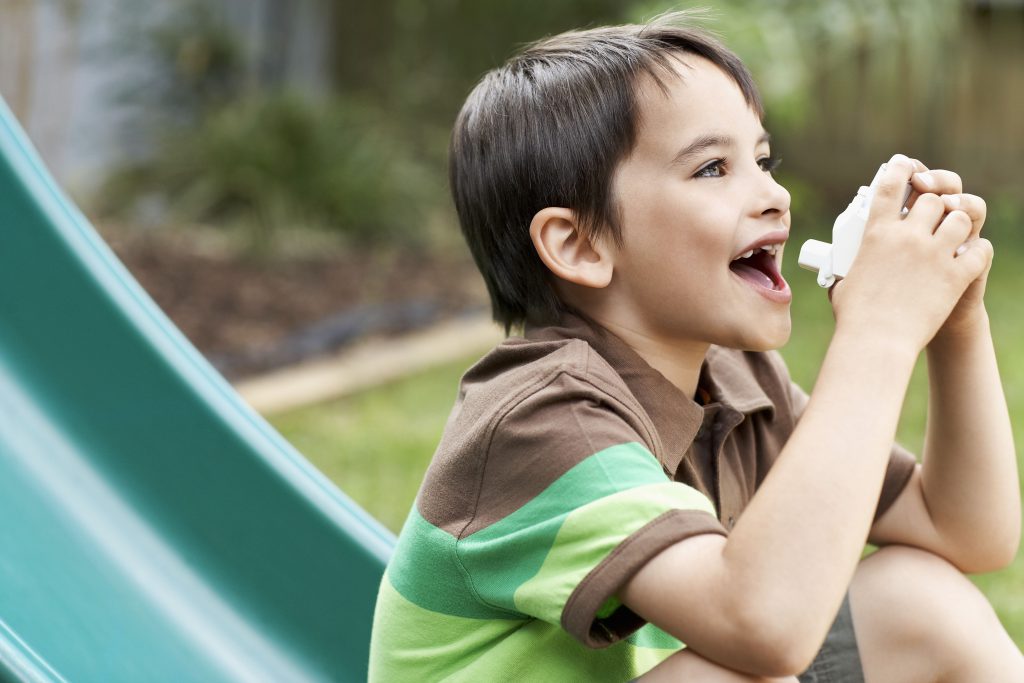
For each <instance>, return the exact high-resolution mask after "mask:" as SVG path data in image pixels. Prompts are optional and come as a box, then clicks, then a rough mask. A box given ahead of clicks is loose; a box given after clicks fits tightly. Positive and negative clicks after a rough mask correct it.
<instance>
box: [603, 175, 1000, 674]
mask: <svg viewBox="0 0 1024 683" xmlns="http://www.w3.org/2000/svg"><path fill="white" fill-rule="evenodd" d="M912 172H913V168H911V165H910V164H909V163H907V162H906V161H897V160H895V159H894V160H893V162H892V163H890V167H889V171H888V173H887V175H886V176H885V178H884V180H883V181H882V183H881V185H880V187H879V191H878V195H877V197H876V200H875V206H874V208H873V209H872V219H871V220H869V223H868V226H867V228H866V229H865V235H864V242H863V245H862V247H861V254H860V256H859V257H858V261H857V263H856V264H855V266H854V268H853V269H851V272H850V274H849V276H848V277H847V278H846V279H845V280H844V281H843V282H841V283H840V284H839V285H838V286H837V287H836V289H835V294H834V297H833V305H834V306H835V309H836V319H837V324H836V333H835V336H834V337H833V340H832V343H831V345H830V347H829V351H828V353H827V355H826V358H825V361H824V363H823V365H822V369H821V372H820V373H819V378H818V382H817V384H816V386H815V390H814V392H813V393H812V395H811V399H810V402H809V403H808V405H807V408H806V410H805V412H804V414H803V416H802V417H801V420H800V422H799V424H798V425H797V427H796V429H795V430H794V432H793V435H792V437H791V438H790V440H789V442H788V443H787V444H786V447H785V448H784V449H783V451H782V453H781V454H780V456H779V458H778V460H777V461H776V462H775V464H774V465H773V466H772V469H771V471H770V472H769V474H768V476H767V477H766V479H765V481H764V482H763V484H762V485H761V487H760V488H759V489H758V492H757V494H756V495H755V496H754V497H753V499H752V500H751V502H750V504H749V506H748V507H747V509H746V510H745V511H744V514H743V516H742V517H741V518H740V520H739V521H738V522H737V524H736V526H735V528H734V529H733V530H732V532H731V534H730V535H729V537H728V538H721V537H711V536H698V537H694V538H691V539H688V540H686V541H683V542H681V543H678V544H676V545H675V546H672V547H671V548H669V549H667V550H666V551H664V552H663V553H661V554H660V555H658V556H657V557H656V558H655V559H654V560H652V561H651V562H650V563H648V564H647V565H646V566H645V567H644V568H643V569H641V570H640V571H639V572H638V573H637V574H636V575H635V576H634V577H633V578H632V579H631V580H630V581H629V582H627V584H626V585H625V586H624V587H623V589H622V591H620V597H621V599H622V601H623V603H624V604H626V605H627V606H629V607H630V608H631V609H633V610H634V611H635V612H637V613H638V614H640V615H641V616H643V617H644V618H645V619H647V620H648V621H651V622H653V623H655V624H656V625H658V626H659V627H661V628H663V629H664V630H666V631H668V632H669V633H671V634H673V635H675V636H676V637H678V638H679V639H681V640H682V641H683V642H686V643H687V644H688V645H689V646H690V647H692V648H693V649H694V650H695V651H696V652H698V653H699V654H701V655H703V656H705V657H706V658H708V659H710V660H712V661H715V662H717V663H719V664H722V665H723V666H727V667H730V668H733V669H737V670H741V671H746V672H750V673H754V674H759V675H787V674H795V673H798V672H799V671H802V670H803V669H804V668H806V666H807V665H808V664H809V663H810V661H811V660H812V659H813V657H814V655H815V653H816V652H817V650H818V648H819V647H820V645H821V642H822V640H823V639H824V636H825V634H826V632H827V630H828V627H829V625H830V624H831V621H832V619H833V617H834V615H835V612H836V610H837V609H838V607H839V604H840V602H841V600H842V597H843V595H844V594H845V591H846V587H847V585H848V584H849V581H850V579H851V578H852V576H853V573H854V571H855V569H856V566H857V563H858V560H859V558H860V553H861V549H862V547H863V543H864V540H865V539H866V537H867V535H868V532H869V529H870V527H871V523H872V516H873V513H874V510H875V506H876V504H877V501H878V496H879V493H880V490H881V486H882V481H883V478H884V474H885V470H886V466H887V464H888V458H889V452H890V447H891V444H892V441H893V437H894V435H895V431H896V424H897V421H898V417H899V412H900V408H901V406H902V402H903V397H904V394H905V392H906V387H907V384H908V382H909V378H910V374H911V371H912V369H913V365H914V362H915V360H916V357H917V355H918V353H919V352H920V350H921V349H922V348H923V347H924V346H925V344H926V343H927V341H928V340H929V339H931V338H932V336H934V333H935V331H936V330H937V329H938V328H939V326H940V325H941V324H942V322H943V321H944V320H946V319H947V318H948V317H949V313H950V311H951V310H952V309H953V307H954V305H955V304H956V302H957V301H958V300H959V299H960V297H961V295H962V294H963V292H964V290H965V289H966V287H967V285H968V284H969V283H970V282H971V281H973V280H975V279H976V278H978V277H979V275H980V274H981V273H982V272H983V271H984V270H985V268H986V267H987V264H988V261H989V259H990V257H991V250H990V247H989V248H988V249H985V248H984V247H983V245H987V242H985V241H984V240H977V241H976V242H975V243H972V247H971V248H969V249H968V250H967V251H966V252H965V253H964V254H963V255H961V256H960V257H959V258H953V252H954V251H955V250H956V248H957V246H958V245H959V244H961V243H962V242H963V241H964V240H965V239H966V238H967V237H968V236H969V232H970V225H969V222H970V221H969V219H968V218H967V217H966V215H965V214H964V213H963V212H959V211H954V212H952V213H950V214H949V215H947V216H945V217H944V214H945V211H944V209H943V207H942V203H941V200H939V198H938V197H937V196H936V195H922V197H921V198H919V199H918V202H917V203H916V205H915V206H914V207H913V208H912V209H911V212H910V214H909V215H908V216H907V218H906V219H905V220H899V218H898V216H899V208H900V207H899V205H900V204H901V203H902V192H903V187H905V184H906V182H907V181H908V179H909V178H910V176H911V174H912ZM937 224H938V227H937V228H936V225H937ZM933 231H934V232H933Z"/></svg>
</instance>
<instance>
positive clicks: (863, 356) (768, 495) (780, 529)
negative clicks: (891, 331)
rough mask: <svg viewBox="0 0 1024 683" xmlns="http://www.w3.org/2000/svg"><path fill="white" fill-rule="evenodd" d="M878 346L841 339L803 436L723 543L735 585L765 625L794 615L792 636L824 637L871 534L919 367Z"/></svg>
mask: <svg viewBox="0 0 1024 683" xmlns="http://www.w3.org/2000/svg"><path fill="white" fill-rule="evenodd" d="M875 337H876V338H875V339H864V338H863V337H862V336H848V335H845V334H843V332H842V331H841V330H840V331H837V334H836V337H835V338H834V340H833V343H832V345H831V346H830V348H829V351H828V354H827V355H826V358H825V361H824V364H823V365H822V368H821V371H820V373H819V377H818V381H817V383H816V385H815V388H814V391H813V392H812V394H811V400H810V403H809V404H808V406H807V408H806V410H805V412H804V414H803V416H802V417H801V420H800V422H799V424H798V426H797V428H796V430H795V431H794V433H793V435H792V436H791V438H790V440H789V441H788V443H787V445H786V447H785V449H784V450H783V452H782V454H781V455H780V457H779V458H778V460H777V461H776V463H775V464H774V465H773V466H772V470H771V472H770V473H769V475H768V477H767V478H766V479H765V481H764V483H763V484H762V486H761V487H760V489H759V490H758V492H757V494H756V495H755V496H754V498H753V499H752V501H751V503H750V505H749V506H748V508H747V510H746V511H745V512H744V515H743V517H742V518H741V519H740V521H739V523H737V525H736V528H735V529H734V530H733V532H732V533H731V535H730V537H729V540H728V542H727V543H726V548H725V558H726V561H727V562H728V563H729V564H730V566H731V569H732V572H734V574H733V576H732V579H731V580H734V581H736V582H737V583H738V584H739V585H741V586H743V587H746V588H749V589H750V594H758V595H760V596H761V597H762V598H763V600H762V602H761V609H764V610H766V612H765V614H763V615H761V617H765V618H768V614H771V613H775V614H776V615H781V614H790V615H791V616H792V617H793V620H792V621H790V622H788V623H790V624H791V625H790V626H789V627H788V628H793V629H807V630H809V631H810V632H811V633H820V634H821V635H824V633H825V631H826V630H827V628H828V626H829V624H830V622H831V619H832V617H833V616H834V612H835V609H834V608H837V607H838V605H839V603H840V601H841V599H842V596H843V594H844V592H845V590H846V587H847V585H848V584H849V581H850V579H851V578H852V576H853V573H854V571H855V569H856V566H857V563H858V561H859V559H860V556H861V552H862V550H863V546H864V542H865V540H866V538H867V535H868V531H869V529H870V527H871V523H872V520H873V516H874V511H875V508H876V505H877V503H878V496H879V492H880V490H881V486H882V482H883V479H884V476H885V470H886V466H887V463H888V460H889V453H890V450H891V446H892V442H893V438H894V435H895V431H896V426H897V423H898V419H899V413H900V409H901V407H902V403H903V398H904V395H905V393H906V388H907V384H908V382H909V379H910V374H911V372H912V370H913V365H914V361H915V358H916V354H915V353H914V352H913V351H911V350H909V349H906V350H904V349H902V348H901V347H897V346H896V345H894V344H890V343H888V342H887V341H886V340H884V339H882V338H881V336H880V335H875ZM730 561H731V562H730ZM754 618H755V620H756V619H758V618H760V617H758V615H755V616H754ZM768 620H769V621H770V618H769V619H768ZM794 635H795V634H794Z"/></svg>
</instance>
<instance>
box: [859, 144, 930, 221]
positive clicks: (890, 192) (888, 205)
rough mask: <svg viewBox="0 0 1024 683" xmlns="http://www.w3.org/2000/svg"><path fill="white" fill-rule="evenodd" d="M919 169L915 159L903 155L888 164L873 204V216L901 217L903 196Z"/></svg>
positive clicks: (897, 156) (876, 190)
mask: <svg viewBox="0 0 1024 683" xmlns="http://www.w3.org/2000/svg"><path fill="white" fill-rule="evenodd" d="M917 163H920V162H917ZM917 168H918V166H917V164H915V162H914V160H913V159H910V158H908V157H906V156H904V155H902V154H897V155H895V156H893V158H892V159H890V160H889V161H888V162H887V163H886V167H885V172H884V173H883V174H882V177H881V178H880V179H879V181H878V187H876V188H875V198H874V200H873V201H872V202H871V214H872V215H889V216H895V215H899V211H900V209H902V208H903V196H904V195H905V194H906V189H907V183H908V182H909V181H910V178H911V176H913V175H914V173H915V171H917ZM922 168H923V166H922Z"/></svg>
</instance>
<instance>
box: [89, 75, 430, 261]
mask: <svg viewBox="0 0 1024 683" xmlns="http://www.w3.org/2000/svg"><path fill="white" fill-rule="evenodd" d="M383 118H384V117H383V116H381V115H380V114H379V113H378V112H376V111H374V110H373V109H372V108H368V107H365V106H359V105H355V104H352V103H349V102H345V101H343V100H332V101H327V102H322V103H312V102H310V101H308V100H304V99H301V98H299V97H297V96H294V95H290V94H286V93H278V94H269V95H260V96H255V97H250V98H247V99H241V100H238V101H236V102H233V103H229V104H226V105H224V106H222V107H220V108H217V109H215V110H213V111H212V112H210V113H209V114H207V115H206V116H205V118H204V119H203V120H202V121H201V123H200V125H199V127H198V128H197V129H195V130H182V129H177V128H172V129H171V130H170V131H168V132H167V133H166V134H165V135H164V137H163V139H162V141H161V143H160V144H159V145H158V147H157V152H156V154H155V155H154V156H153V157H152V158H150V159H148V160H145V161H143V162H141V163H138V164H135V165H133V166H131V167H129V168H126V169H123V170H122V171H120V172H118V173H116V174H115V175H114V176H113V177H112V178H111V179H110V182H108V183H107V186H106V190H105V192H104V197H103V201H102V208H104V209H106V211H107V212H109V213H121V214H123V213H124V212H129V213H130V212H133V211H137V210H139V209H140V207H144V206H146V201H147V200H148V201H150V202H152V201H153V200H154V199H156V200H157V201H158V202H159V204H160V205H161V206H163V207H164V210H163V211H162V212H161V213H164V214H166V217H167V218H172V219H174V220H177V221H185V222H201V223H207V222H209V223H217V224H221V225H232V226H238V225H241V226H243V227H246V228H247V230H251V236H252V238H253V240H254V241H255V242H257V243H264V242H266V241H267V240H268V239H270V238H271V237H272V236H273V234H274V233H275V232H277V231H279V230H280V229H282V228H285V227H289V226H296V225H301V226H305V227H313V228H325V229H331V230H337V231H340V232H342V233H344V234H345V235H347V236H349V237H351V238H353V239H355V240H358V241H363V242H367V241H377V240H380V239H385V238H389V237H394V236H396V235H403V236H408V237H412V238H415V234H416V233H415V232H414V231H413V230H412V227H413V225H414V216H413V214H412V208H413V206H414V205H415V204H416V200H417V197H418V196H419V195H420V194H421V193H422V192H424V191H426V190H425V188H427V187H429V185H430V183H429V182H428V180H429V179H428V178H427V177H426V174H425V173H424V172H423V171H422V170H421V169H420V167H419V165H418V164H417V163H416V162H415V161H413V160H412V159H410V158H409V157H408V155H405V154H403V150H402V145H401V143H400V141H399V138H398V137H397V136H396V135H394V134H392V133H390V132H389V131H388V130H386V128H385V127H384V125H383V124H382V123H381V120H382V119H383Z"/></svg>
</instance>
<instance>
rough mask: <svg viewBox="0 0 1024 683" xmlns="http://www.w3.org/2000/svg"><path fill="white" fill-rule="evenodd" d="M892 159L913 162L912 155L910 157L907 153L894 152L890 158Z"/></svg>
mask: <svg viewBox="0 0 1024 683" xmlns="http://www.w3.org/2000/svg"><path fill="white" fill-rule="evenodd" d="M890 161H905V162H907V163H908V164H909V163H912V162H911V161H910V157H908V156H907V155H906V154H893V155H892V159H890Z"/></svg>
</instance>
